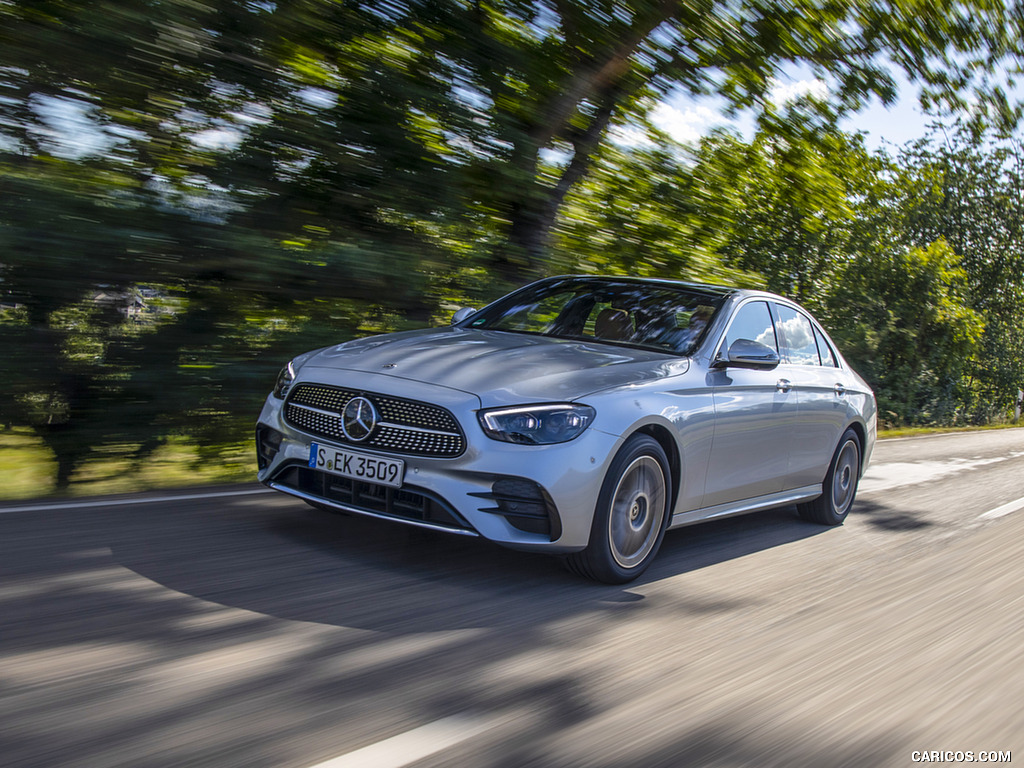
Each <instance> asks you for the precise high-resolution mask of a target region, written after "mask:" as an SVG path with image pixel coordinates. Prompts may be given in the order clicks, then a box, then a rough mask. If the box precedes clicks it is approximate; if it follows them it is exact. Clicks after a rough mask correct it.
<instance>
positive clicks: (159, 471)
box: [0, 429, 256, 501]
mask: <svg viewBox="0 0 1024 768" xmlns="http://www.w3.org/2000/svg"><path fill="white" fill-rule="evenodd" d="M120 453H121V451H120V450H119V449H118V448H117V447H114V448H109V449H106V450H102V451H96V452H94V453H93V454H91V455H90V456H89V458H88V459H87V460H86V461H85V462H84V463H83V464H82V465H81V466H80V467H79V468H78V470H77V471H76V472H75V474H74V476H73V477H72V483H71V487H70V488H68V490H67V491H66V492H65V493H61V494H58V493H57V492H56V489H55V488H54V480H55V478H56V474H57V472H56V463H55V462H54V460H53V455H52V454H51V453H50V451H49V449H47V448H46V446H45V445H43V443H42V442H41V441H40V440H39V439H38V438H36V437H35V436H34V435H32V434H31V432H29V431H28V430H18V429H15V430H12V431H8V432H2V433H0V500H5V501H14V500H19V499H36V498H46V497H58V496H59V497H64V498H74V497H80V496H100V495H104V494H111V493H132V492H135V491H147V490H153V489H159V488H181V487H185V486H194V485H208V484H213V483H237V482H246V481H251V480H255V479H256V456H255V450H254V448H253V446H252V443H251V442H245V443H240V444H237V445H225V446H219V447H218V448H217V450H216V451H212V452H209V453H202V452H200V451H199V449H197V448H196V447H195V446H193V445H190V444H189V443H187V442H185V441H184V440H171V441H170V442H169V443H167V444H166V445H164V446H162V447H160V448H159V449H157V451H156V452H155V453H153V454H152V455H151V456H148V457H147V458H145V459H144V460H142V461H138V462H135V461H132V460H131V459H130V458H125V457H124V456H122V455H120Z"/></svg>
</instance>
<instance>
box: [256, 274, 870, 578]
mask: <svg viewBox="0 0 1024 768" xmlns="http://www.w3.org/2000/svg"><path fill="white" fill-rule="evenodd" d="M875 417H876V406H875V399H874V395H873V394H872V392H871V389H870V387H868V385H867V384H866V383H865V382H864V381H863V380H862V379H861V378H860V376H858V375H857V374H856V373H855V372H854V371H853V370H852V369H851V368H850V366H849V365H848V364H847V363H846V361H845V360H844V359H843V357H842V355H841V354H840V353H839V351H838V349H836V346H835V344H834V343H833V342H832V341H831V339H830V338H829V336H828V334H827V333H826V332H825V331H824V329H823V328H822V327H821V326H820V325H819V324H818V323H817V322H816V321H815V320H814V319H813V318H812V317H811V315H810V314H809V313H808V312H807V311H805V310H804V309H802V308H801V307H800V306H798V305H797V304H795V303H794V302H792V301H790V300H788V299H785V298H783V297H781V296H776V295H774V294H770V293H764V292H760V291H750V290H740V289H735V288H726V287H720V286H708V285H696V284H690V283H682V282H674V281H667V280H648V279H633V278H625V277H592V276H562V277H552V278H547V279H544V280H540V281H538V282H535V283H532V284H530V285H527V286H525V287H524V288H521V289H519V290H518V291H515V292H513V293H511V294H509V295H507V296H505V297H504V298H501V299H498V300H497V301H495V302H494V303H492V304H490V305H488V306H486V307H484V308H482V309H479V310H474V309H471V308H464V309H462V310H459V311H458V312H456V313H455V316H454V318H453V320H452V324H451V326H450V327H445V328H432V329H425V330H417V331H405V332H400V333H391V334H384V335H378V336H371V337H368V338H363V339H358V340H355V341H348V342H345V343H343V344H338V345H336V346H331V347H325V348H323V349H318V350H315V351H312V352H307V353H305V354H301V355H299V356H298V357H296V358H295V359H293V360H292V361H291V362H289V363H288V365H287V366H286V367H285V368H284V370H282V371H281V374H280V376H279V377H278V379H277V383H276V386H275V387H274V390H273V392H272V393H271V394H270V395H269V396H268V397H267V400H266V404H265V405H264V406H263V411H262V413H261V414H260V417H259V422H258V425H257V429H256V444H257V454H258V460H259V480H260V481H261V482H263V483H264V484H266V485H268V486H269V487H271V488H274V489H276V490H278V491H282V492H283V493H287V494H291V495H292V496H296V497H298V498H300V499H304V500H305V501H307V502H309V503H310V504H312V505H313V506H315V507H318V508H321V509H328V510H339V511H344V512H348V513H355V514H359V515H369V516H371V517H376V518H382V519H384V520H388V521H395V522H398V523H403V524H406V525H413V526H420V527H423V528H430V529H433V530H437V531H445V532H448V533H452V534H456V535H463V536H478V537H483V538H486V539H490V540H491V541H494V542H497V543H499V544H502V545H505V546H508V547H512V548H516V549H521V550H534V551H542V552H549V553H553V554H558V555H560V556H562V557H563V559H564V560H565V562H566V563H567V565H568V566H569V568H570V569H571V570H573V571H575V572H576V573H578V574H580V575H583V576H586V577H590V578H592V579H596V580H598V581H602V582H607V583H624V582H627V581H630V580H632V579H634V578H636V577H637V576H639V575H640V574H641V573H642V572H643V571H644V570H645V569H646V568H647V567H648V566H649V564H650V563H651V561H652V559H653V558H654V557H655V555H656V553H657V552H658V549H659V547H660V546H661V543H662V540H663V538H664V536H665V532H666V530H668V529H671V528H677V527H680V526H685V525H690V524H692V523H697V522H700V521H704V520H709V519H712V518H721V517H726V516H729V515H738V514H742V513H748V512H754V511H757V510H764V509H769V508H773V507H781V506H788V505H794V504H795V505H796V508H797V510H798V511H799V513H800V515H802V516H803V517H804V518H806V519H808V520H811V521H813V522H816V523H821V524H824V525H838V524H840V523H842V522H843V520H844V519H845V518H846V516H847V515H848V514H849V512H850V507H851V506H852V504H853V501H854V495H855V493H856V490H857V482H858V479H859V478H860V476H861V475H862V474H863V472H864V470H865V468H866V467H867V464H868V460H869V458H870V456H871V451H872V447H873V445H874V442H875V437H876V426H875Z"/></svg>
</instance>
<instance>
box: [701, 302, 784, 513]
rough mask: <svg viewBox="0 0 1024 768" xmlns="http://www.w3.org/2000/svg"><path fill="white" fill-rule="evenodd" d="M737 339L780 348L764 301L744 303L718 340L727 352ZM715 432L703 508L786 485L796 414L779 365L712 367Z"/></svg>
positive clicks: (721, 348)
mask: <svg viewBox="0 0 1024 768" xmlns="http://www.w3.org/2000/svg"><path fill="white" fill-rule="evenodd" d="M737 339H749V340H751V341H756V342H759V343H761V344H764V345H765V346H767V347H770V348H771V349H774V350H776V351H777V350H778V343H777V341H776V336H775V324H774V322H773V320H772V316H771V313H770V311H769V309H768V302H767V301H764V300H760V299H759V300H755V301H748V302H746V303H744V304H742V305H740V306H739V308H738V309H737V310H736V311H735V314H734V316H733V318H732V320H731V322H730V323H729V325H728V327H727V329H726V331H725V335H724V336H723V338H722V340H721V342H720V343H719V345H718V349H719V351H720V353H723V352H727V351H728V349H729V346H730V345H731V344H732V342H734V341H736V340H737ZM708 383H709V386H710V387H711V390H712V395H713V399H714V408H715V432H714V437H713V438H712V445H711V455H710V457H709V461H708V473H707V482H706V484H705V495H704V503H703V506H704V507H714V506H718V505H719V504H728V503H730V502H735V501H740V500H743V499H750V498H755V497H758V496H765V495H768V494H771V493H776V492H778V491H781V490H782V487H783V481H784V479H785V477H786V473H787V469H788V466H789V447H788V446H789V440H788V437H787V436H788V433H789V432H790V430H791V428H792V423H793V422H795V421H796V418H797V400H796V396H795V394H794V393H793V392H792V391H791V390H789V389H788V388H787V387H785V386H783V385H781V384H780V377H779V374H778V373H777V372H776V371H775V370H753V369H748V368H737V367H722V368H712V369H711V370H709V372H708Z"/></svg>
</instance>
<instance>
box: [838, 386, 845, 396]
mask: <svg viewBox="0 0 1024 768" xmlns="http://www.w3.org/2000/svg"><path fill="white" fill-rule="evenodd" d="M845 394H846V387H844V386H843V385H842V384H836V397H842V396H843V395H845Z"/></svg>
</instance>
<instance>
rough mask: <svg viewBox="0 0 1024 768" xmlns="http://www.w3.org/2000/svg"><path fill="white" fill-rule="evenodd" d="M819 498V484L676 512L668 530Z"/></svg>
mask: <svg viewBox="0 0 1024 768" xmlns="http://www.w3.org/2000/svg"><path fill="white" fill-rule="evenodd" d="M819 496H821V484H820V483H819V484H817V485H806V486H804V487H803V488H793V489H791V490H788V491H780V492H779V493H769V494H768V495H766V496H757V497H755V498H753V499H742V500H740V501H731V502H729V503H728V504H717V505H715V506H713V507H705V508H703V509H693V510H690V511H689V512H676V513H675V514H674V515H672V522H671V523H670V524H669V529H670V530H671V529H672V528H682V527H683V526H684V525H693V524H694V523H702V522H704V521H705V520H713V519H715V518H719V517H734V516H735V515H745V514H747V513H748V512H760V511H762V510H765V509H773V508H775V507H788V506H789V505H790V504H798V503H800V502H802V501H810V500H811V499H816V498H818V497H819Z"/></svg>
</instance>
